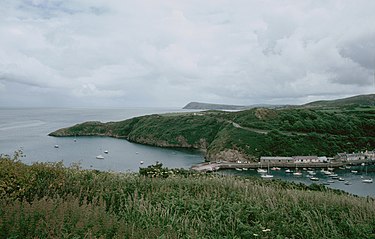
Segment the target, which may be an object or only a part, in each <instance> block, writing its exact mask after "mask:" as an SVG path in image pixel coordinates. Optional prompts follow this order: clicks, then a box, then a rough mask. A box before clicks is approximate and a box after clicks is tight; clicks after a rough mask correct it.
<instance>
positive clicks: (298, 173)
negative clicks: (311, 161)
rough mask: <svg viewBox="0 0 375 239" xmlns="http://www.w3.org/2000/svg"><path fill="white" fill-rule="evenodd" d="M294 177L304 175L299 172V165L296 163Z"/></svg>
mask: <svg viewBox="0 0 375 239" xmlns="http://www.w3.org/2000/svg"><path fill="white" fill-rule="evenodd" d="M293 175H294V176H301V175H302V173H301V172H300V171H298V168H297V163H296V171H295V172H294V173H293Z"/></svg>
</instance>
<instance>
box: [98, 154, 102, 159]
mask: <svg viewBox="0 0 375 239" xmlns="http://www.w3.org/2000/svg"><path fill="white" fill-rule="evenodd" d="M96 158H97V159H104V157H103V155H101V154H99V155H98V156H96Z"/></svg>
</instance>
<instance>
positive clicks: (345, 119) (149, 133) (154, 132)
mask: <svg viewBox="0 0 375 239" xmlns="http://www.w3.org/2000/svg"><path fill="white" fill-rule="evenodd" d="M50 135H51V136H90V135H91V136H93V135H97V136H110V137H117V138H125V139H127V140H129V141H132V142H137V143H142V144H147V145H154V146H159V147H183V148H194V149H200V150H202V151H203V152H204V153H205V156H206V158H207V159H208V160H220V159H225V160H233V161H234V160H238V159H245V160H252V161H257V160H258V158H259V157H260V156H265V155H267V156H292V155H325V156H334V155H335V154H336V153H337V152H353V151H358V150H366V149H368V150H373V149H374V148H375V107H366V108H361V107H355V108H340V109H338V108H336V109H335V110H327V109H325V108H324V109H318V108H314V109H293V108H289V109H265V108H255V109H250V110H245V111H239V112H222V111H206V112H199V113H183V114H163V115H148V116H142V117H136V118H133V119H128V120H124V121H120V122H108V123H100V122H86V123H82V124H78V125H75V126H72V127H69V128H65V129H60V130H57V131H55V132H53V133H51V134H50Z"/></svg>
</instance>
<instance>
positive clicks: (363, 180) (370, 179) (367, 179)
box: [362, 166, 373, 183]
mask: <svg viewBox="0 0 375 239" xmlns="http://www.w3.org/2000/svg"><path fill="white" fill-rule="evenodd" d="M366 177H367V166H366ZM372 182H373V180H372V178H364V179H362V183H372Z"/></svg>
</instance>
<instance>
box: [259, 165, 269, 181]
mask: <svg viewBox="0 0 375 239" xmlns="http://www.w3.org/2000/svg"><path fill="white" fill-rule="evenodd" d="M260 169H261V168H260ZM261 170H263V171H265V174H262V175H261V177H262V178H273V175H272V174H270V163H268V166H267V170H264V169H261ZM258 171H259V169H258Z"/></svg>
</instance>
